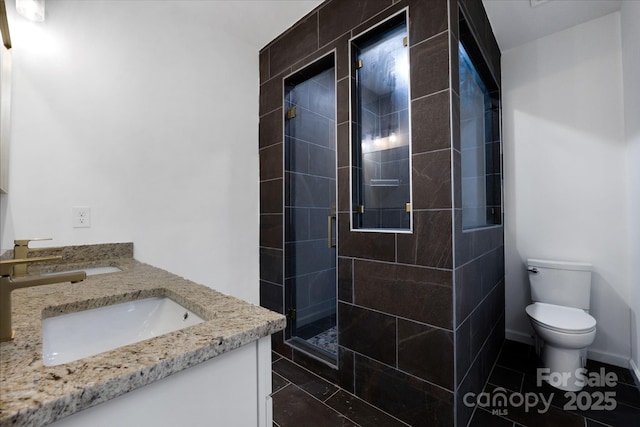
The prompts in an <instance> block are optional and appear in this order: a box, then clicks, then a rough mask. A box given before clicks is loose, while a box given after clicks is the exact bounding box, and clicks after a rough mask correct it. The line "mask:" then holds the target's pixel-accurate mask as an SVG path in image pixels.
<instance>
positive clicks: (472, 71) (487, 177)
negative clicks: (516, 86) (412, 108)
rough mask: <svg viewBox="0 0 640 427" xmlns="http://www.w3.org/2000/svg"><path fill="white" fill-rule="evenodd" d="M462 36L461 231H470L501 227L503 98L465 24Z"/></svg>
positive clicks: (462, 27)
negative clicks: (500, 122) (501, 128)
mask: <svg viewBox="0 0 640 427" xmlns="http://www.w3.org/2000/svg"><path fill="white" fill-rule="evenodd" d="M460 33H461V42H459V44H458V49H459V60H460V138H461V141H460V148H461V154H462V156H461V159H462V228H464V229H471V228H478V227H485V226H489V225H494V224H500V223H501V179H500V132H499V120H500V104H499V99H500V95H499V91H498V89H497V85H496V84H495V83H494V80H493V78H492V77H491V76H490V75H489V74H488V71H487V70H488V67H487V66H486V64H485V63H484V59H483V57H482V55H481V54H480V52H479V49H478V48H477V46H476V45H475V40H474V39H473V37H472V36H471V34H470V32H469V29H468V27H467V26H466V23H465V21H464V20H463V21H462V22H461V31H460ZM479 70H483V71H484V72H483V73H482V74H481V72H480V71H479Z"/></svg>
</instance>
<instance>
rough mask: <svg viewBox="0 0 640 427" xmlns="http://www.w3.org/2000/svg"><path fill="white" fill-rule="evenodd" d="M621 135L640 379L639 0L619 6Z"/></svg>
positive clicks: (635, 355)
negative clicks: (625, 170)
mask: <svg viewBox="0 0 640 427" xmlns="http://www.w3.org/2000/svg"><path fill="white" fill-rule="evenodd" d="M620 16H621V26H622V75H623V84H624V117H625V137H626V141H627V151H626V160H627V202H628V205H627V206H628V209H627V214H628V219H629V222H628V236H629V237H628V239H629V285H630V296H631V299H630V301H631V310H632V322H631V359H632V361H633V365H634V366H633V367H634V369H635V373H636V376H637V378H638V381H640V369H639V367H640V270H639V269H638V268H639V266H640V221H638V218H640V120H639V118H640V81H638V76H640V57H639V56H638V52H640V26H638V22H640V2H637V1H625V2H623V3H622V8H621V9H620Z"/></svg>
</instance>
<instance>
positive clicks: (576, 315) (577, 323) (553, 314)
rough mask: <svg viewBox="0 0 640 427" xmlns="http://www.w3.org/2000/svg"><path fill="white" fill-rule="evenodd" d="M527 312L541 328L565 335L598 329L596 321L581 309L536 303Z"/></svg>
mask: <svg viewBox="0 0 640 427" xmlns="http://www.w3.org/2000/svg"><path fill="white" fill-rule="evenodd" d="M526 312H527V314H528V315H529V317H530V318H531V320H532V321H534V322H535V323H537V324H539V325H540V326H542V327H544V328H547V329H551V330H554V331H557V332H562V333H565V334H585V333H589V332H591V331H593V330H595V328H596V319H594V318H593V316H591V315H589V314H588V313H586V312H585V311H584V310H580V309H579V308H573V307H564V306H560V305H554V304H547V303H543V302H536V303H533V304H531V305H528V306H527V308H526Z"/></svg>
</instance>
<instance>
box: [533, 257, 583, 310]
mask: <svg viewBox="0 0 640 427" xmlns="http://www.w3.org/2000/svg"><path fill="white" fill-rule="evenodd" d="M592 268H593V266H592V265H591V264H589V263H586V262H568V261H550V260H541V259H528V260H527V270H528V272H529V283H530V284H531V300H532V302H546V303H548V304H555V305H563V306H565V307H574V308H580V309H583V310H588V309H589V306H590V305H591V270H592Z"/></svg>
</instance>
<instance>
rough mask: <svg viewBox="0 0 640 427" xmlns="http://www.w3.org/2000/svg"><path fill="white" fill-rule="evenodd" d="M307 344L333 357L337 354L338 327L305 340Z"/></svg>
mask: <svg viewBox="0 0 640 427" xmlns="http://www.w3.org/2000/svg"><path fill="white" fill-rule="evenodd" d="M307 342H308V343H309V344H311V345H314V346H316V347H318V348H320V349H322V350H324V351H326V352H328V353H331V354H333V355H336V354H338V327H337V326H334V327H333V328H330V329H327V330H326V331H324V332H320V333H319V334H318V335H316V336H313V337H311V338H309V339H307Z"/></svg>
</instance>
